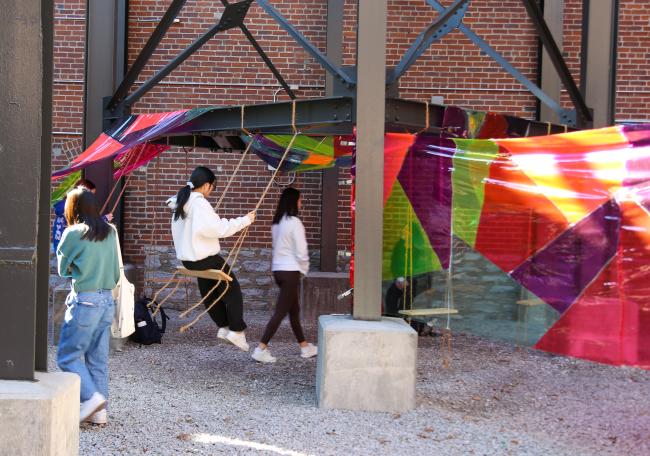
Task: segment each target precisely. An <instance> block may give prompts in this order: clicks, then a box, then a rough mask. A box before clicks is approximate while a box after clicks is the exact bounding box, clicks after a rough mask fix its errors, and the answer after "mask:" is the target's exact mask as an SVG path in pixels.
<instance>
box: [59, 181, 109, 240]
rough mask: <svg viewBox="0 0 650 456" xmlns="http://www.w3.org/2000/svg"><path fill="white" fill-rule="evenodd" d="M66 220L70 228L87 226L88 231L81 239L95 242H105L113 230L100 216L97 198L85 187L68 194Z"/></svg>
mask: <svg viewBox="0 0 650 456" xmlns="http://www.w3.org/2000/svg"><path fill="white" fill-rule="evenodd" d="M65 220H66V221H67V222H68V226H72V225H76V224H78V223H83V224H85V225H86V226H87V227H88V229H87V230H86V232H85V233H84V234H83V236H81V239H87V240H89V241H93V242H99V241H103V240H104V239H106V238H107V237H108V233H109V232H110V230H111V227H110V225H109V224H108V223H106V222H105V221H104V219H103V218H102V217H101V216H100V215H99V203H98V202H97V198H96V197H95V195H93V193H92V192H91V191H90V190H88V189H87V188H85V187H77V188H75V189H74V190H71V191H70V192H68V196H67V198H66V200H65Z"/></svg>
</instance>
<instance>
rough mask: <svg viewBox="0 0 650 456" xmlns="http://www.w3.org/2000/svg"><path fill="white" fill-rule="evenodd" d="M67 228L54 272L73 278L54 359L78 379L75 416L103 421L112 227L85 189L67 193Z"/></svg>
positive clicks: (115, 264)
mask: <svg viewBox="0 0 650 456" xmlns="http://www.w3.org/2000/svg"><path fill="white" fill-rule="evenodd" d="M65 218H66V221H67V222H68V228H66V229H65V231H64V232H63V235H62V236H61V242H59V245H58V247H57V251H56V255H57V259H58V265H59V275H60V276H61V277H68V278H71V279H72V291H71V292H70V294H69V295H68V298H67V299H66V306H67V310H66V313H65V319H64V323H63V326H62V328H61V336H60V339H59V347H58V352H57V363H58V365H59V367H60V368H61V370H63V371H66V372H74V373H76V374H78V375H79V377H80V378H81V408H80V421H81V422H84V421H87V420H90V421H92V422H95V423H98V424H102V423H106V410H105V409H106V404H107V400H108V344H109V339H110V327H111V323H112V321H113V314H114V312H115V310H114V309H115V307H114V305H115V304H114V302H113V295H112V290H113V288H115V286H116V285H117V281H118V279H119V276H120V266H119V260H118V252H117V231H116V230H115V228H114V227H113V226H112V225H109V224H108V223H106V222H105V221H104V220H102V218H101V217H100V215H99V206H98V204H97V199H96V198H95V196H94V195H93V194H92V193H91V192H90V191H88V190H87V189H85V188H81V187H79V188H76V189H74V190H72V191H71V192H70V193H68V196H67V199H66V203H65Z"/></svg>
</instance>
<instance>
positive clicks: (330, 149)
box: [264, 135, 334, 157]
mask: <svg viewBox="0 0 650 456" xmlns="http://www.w3.org/2000/svg"><path fill="white" fill-rule="evenodd" d="M264 136H265V137H267V138H268V139H270V140H271V141H273V142H274V143H276V144H278V145H280V146H284V147H287V146H288V145H289V141H291V138H292V137H293V135H264ZM291 148H292V149H301V150H304V151H306V152H309V153H314V154H318V155H325V156H327V157H334V137H333V136H324V137H314V136H306V135H299V136H298V137H297V138H296V140H295V141H294V142H293V146H292V147H291Z"/></svg>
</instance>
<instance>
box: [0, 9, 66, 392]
mask: <svg viewBox="0 0 650 456" xmlns="http://www.w3.org/2000/svg"><path fill="white" fill-rule="evenodd" d="M3 6H4V9H3V14H4V15H5V17H6V18H12V19H16V18H19V20H7V21H5V23H4V24H3V26H2V27H0V104H1V105H2V106H3V109H2V110H0V138H1V139H0V154H2V168H1V170H0V192H2V194H3V195H4V199H3V202H2V209H3V213H4V215H5V216H4V217H2V218H1V219H0V232H1V233H2V235H1V236H0V313H1V314H2V329H1V330H0V379H5V380H33V379H34V369H35V368H38V369H39V370H44V369H47V331H45V332H44V333H43V326H44V324H43V323H44V319H46V318H47V306H48V300H47V284H48V275H49V274H48V273H47V272H48V269H49V232H50V230H49V175H50V155H51V153H52V150H51V143H50V141H51V139H50V138H51V136H50V133H51V92H50V91H51V83H52V80H51V77H52V67H51V65H52V56H51V51H52V21H53V10H52V2H51V1H48V0H24V1H21V2H4V3H3ZM44 204H45V206H44ZM44 271H45V274H43V272H44ZM43 290H45V294H43ZM46 321H47V320H45V326H46V324H47V323H46Z"/></svg>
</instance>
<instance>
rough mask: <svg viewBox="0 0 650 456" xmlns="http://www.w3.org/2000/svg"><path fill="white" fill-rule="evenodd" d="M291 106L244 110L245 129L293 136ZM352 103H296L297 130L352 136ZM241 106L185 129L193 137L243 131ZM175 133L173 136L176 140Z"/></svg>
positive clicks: (270, 105) (221, 110) (216, 112)
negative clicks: (194, 135) (193, 135)
mask: <svg viewBox="0 0 650 456" xmlns="http://www.w3.org/2000/svg"><path fill="white" fill-rule="evenodd" d="M291 105H292V103H291V102H286V101H285V102H279V103H268V104H261V105H249V106H245V110H244V125H243V126H244V128H246V129H247V130H249V131H252V132H254V133H255V132H265V133H278V134H281V133H286V134H290V133H292V127H291ZM353 121H354V109H353V99H352V98H349V97H333V98H318V99H312V100H298V101H296V126H297V127H298V129H299V130H301V131H303V132H304V133H307V134H351V133H352V131H353V130H352V129H353ZM241 126H242V124H241V106H227V107H222V108H213V109H211V110H210V111H208V112H207V113H205V114H202V115H201V116H199V117H197V118H196V119H194V120H191V121H190V122H188V123H187V124H185V125H183V127H182V129H183V131H188V130H189V132H190V133H191V134H210V133H211V132H228V131H232V132H238V131H241ZM173 135H174V133H173V132H172V133H171V134H170V136H173Z"/></svg>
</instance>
